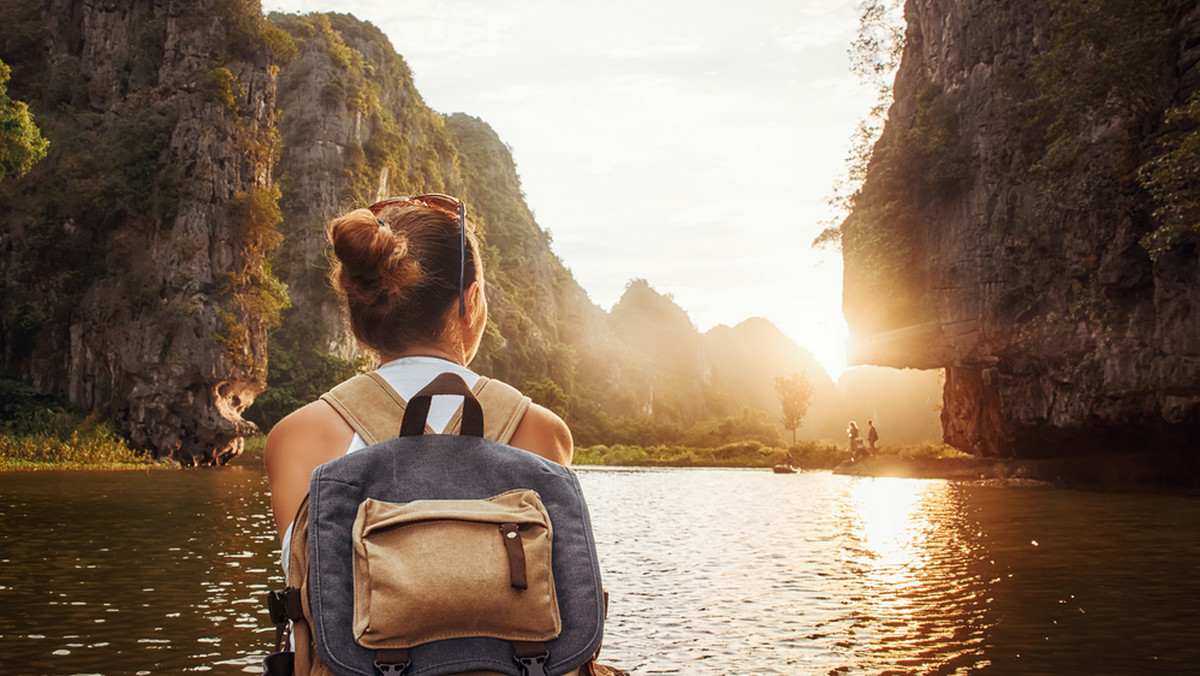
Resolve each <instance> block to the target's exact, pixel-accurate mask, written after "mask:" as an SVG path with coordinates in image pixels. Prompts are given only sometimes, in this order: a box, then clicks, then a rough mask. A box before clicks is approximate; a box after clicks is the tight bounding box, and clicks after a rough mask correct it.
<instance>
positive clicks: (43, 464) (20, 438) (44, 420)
mask: <svg viewBox="0 0 1200 676" xmlns="http://www.w3.org/2000/svg"><path fill="white" fill-rule="evenodd" d="M159 464H160V463H156V462H155V461H153V460H151V459H150V457H149V456H148V455H147V454H145V453H143V452H140V451H137V450H135V449H133V448H132V447H130V445H129V442H128V441H126V440H125V439H124V438H123V437H122V436H121V435H120V434H118V433H117V429H116V426H115V425H113V423H111V422H109V421H105V420H100V419H99V418H97V417H96V416H95V415H84V414H82V413H79V412H77V411H75V410H73V409H72V408H71V407H70V405H68V404H66V403H64V402H62V401H60V400H58V399H57V398H54V397H48V396H45V395H39V394H37V393H35V392H34V391H33V389H32V388H30V387H29V386H27V385H24V384H22V383H18V382H16V381H12V380H0V471H12V470H34V469H124V468H131V469H132V468H145V467H148V466H157V465H159Z"/></svg>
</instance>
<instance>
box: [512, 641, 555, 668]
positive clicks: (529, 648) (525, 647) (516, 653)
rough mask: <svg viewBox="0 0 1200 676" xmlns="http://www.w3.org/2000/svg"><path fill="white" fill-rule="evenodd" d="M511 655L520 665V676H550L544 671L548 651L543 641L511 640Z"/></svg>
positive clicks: (548, 654)
mask: <svg viewBox="0 0 1200 676" xmlns="http://www.w3.org/2000/svg"><path fill="white" fill-rule="evenodd" d="M513 657H514V658H516V660H517V664H520V665H521V676H550V675H549V674H548V673H547V672H546V660H547V659H549V658H550V651H549V650H546V644H545V643H533V642H526V641H513Z"/></svg>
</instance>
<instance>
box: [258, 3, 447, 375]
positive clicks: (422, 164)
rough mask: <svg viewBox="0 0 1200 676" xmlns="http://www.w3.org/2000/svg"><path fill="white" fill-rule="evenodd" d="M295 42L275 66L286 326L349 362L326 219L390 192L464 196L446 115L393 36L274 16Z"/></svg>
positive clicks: (355, 25) (318, 19)
mask: <svg viewBox="0 0 1200 676" xmlns="http://www.w3.org/2000/svg"><path fill="white" fill-rule="evenodd" d="M271 21H272V22H273V23H274V24H276V25H277V26H279V27H280V28H282V29H283V30H285V31H287V33H288V34H289V35H291V36H292V38H293V39H294V41H295V44H296V46H297V57H296V59H295V60H293V61H292V62H290V63H288V64H286V65H285V66H283V68H282V69H281V70H280V73H279V81H280V94H279V130H280V134H281V136H282V139H283V150H282V153H281V155H280V159H279V164H278V166H277V167H276V175H277V176H278V177H279V184H280V188H281V190H282V200H281V203H280V206H281V209H282V212H283V224H282V225H281V228H280V229H281V231H282V232H283V234H284V246H283V248H282V249H281V251H280V252H279V255H278V258H277V262H276V268H277V270H278V271H279V274H280V276H281V277H282V278H283V280H284V281H285V282H286V283H287V285H288V289H289V292H290V295H291V299H292V310H291V311H290V312H289V313H288V314H287V316H285V319H284V324H285V326H284V329H283V331H284V332H285V333H287V334H291V337H295V336H296V335H299V334H302V335H303V336H304V337H305V338H304V339H305V340H310V341H312V343H313V345H314V346H315V347H318V348H319V349H321V350H324V351H325V352H328V353H331V354H335V355H338V356H341V357H345V358H354V357H357V356H358V355H359V350H358V347H357V345H356V344H355V342H354V339H353V336H351V335H350V333H349V331H348V328H347V325H346V322H345V320H344V318H343V316H342V312H341V310H340V308H339V305H338V302H337V298H336V296H335V295H334V294H333V292H332V289H331V287H330V286H329V284H328V282H327V281H326V274H327V272H328V270H329V259H328V255H329V254H328V246H327V242H326V237H325V226H326V225H327V224H328V223H329V221H330V220H331V219H332V218H333V217H335V216H337V215H339V214H341V213H344V212H346V211H349V210H350V209H353V208H357V207H361V206H366V205H368V204H371V203H373V202H376V201H378V200H380V199H383V198H384V197H388V196H394V195H414V194H420V193H428V192H441V193H449V194H461V193H462V192H463V182H462V178H461V176H460V172H459V169H458V166H457V156H456V152H455V149H454V147H453V145H452V143H451V140H450V137H449V133H448V132H447V130H446V127H445V121H444V119H443V117H442V116H441V115H440V114H439V113H437V112H435V111H433V110H430V109H429V108H428V107H426V106H425V103H424V101H422V100H421V95H420V94H419V93H418V92H417V90H416V88H415V87H414V86H413V81H412V73H411V72H410V71H409V69H408V65H407V64H405V63H404V59H403V58H401V57H400V55H399V54H397V53H396V51H395V49H394V48H393V47H392V45H391V43H390V42H389V41H388V39H387V37H386V36H385V35H384V34H383V33H382V31H380V30H379V29H378V28H376V27H375V26H373V25H371V24H370V23H367V22H364V21H360V20H358V19H356V18H354V17H352V16H349V15H345V14H312V15H308V16H295V15H281V14H276V15H272V17H271Z"/></svg>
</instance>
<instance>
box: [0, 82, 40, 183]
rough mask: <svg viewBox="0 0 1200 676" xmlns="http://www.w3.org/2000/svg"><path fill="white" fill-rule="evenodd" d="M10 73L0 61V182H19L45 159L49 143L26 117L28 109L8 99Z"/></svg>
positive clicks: (30, 119) (29, 118) (27, 116)
mask: <svg viewBox="0 0 1200 676" xmlns="http://www.w3.org/2000/svg"><path fill="white" fill-rule="evenodd" d="M11 76H12V69H11V68H9V67H8V65H7V64H5V63H4V61H0V179H4V178H20V177H22V176H24V175H25V174H27V173H29V170H30V169H32V168H33V165H35V164H37V163H38V162H40V161H41V160H42V159H43V158H44V157H46V149H47V148H48V147H50V142H49V141H47V140H46V139H45V138H44V137H43V136H42V131H41V130H40V129H38V128H37V124H35V123H34V121H33V115H30V114H29V106H27V105H26V104H25V103H24V102H23V101H14V100H12V99H11V98H9V96H8V80H9V78H10V77H11Z"/></svg>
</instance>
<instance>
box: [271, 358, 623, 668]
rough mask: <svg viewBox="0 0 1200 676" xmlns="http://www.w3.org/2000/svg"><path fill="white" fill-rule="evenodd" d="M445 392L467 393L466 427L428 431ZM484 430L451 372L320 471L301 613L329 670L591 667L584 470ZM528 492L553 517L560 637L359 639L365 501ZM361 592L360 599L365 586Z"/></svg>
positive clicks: (597, 639)
mask: <svg viewBox="0 0 1200 676" xmlns="http://www.w3.org/2000/svg"><path fill="white" fill-rule="evenodd" d="M453 381H457V382H453ZM448 392H453V393H455V394H463V395H464V407H463V421H462V429H463V434H457V435H456V434H440V435H437V434H423V433H422V432H423V431H424V429H425V417H426V415H427V413H428V407H429V401H430V398H431V396H432V394H433V393H439V394H443V393H448ZM482 430H483V422H482V411H481V409H480V407H479V404H478V401H476V400H475V399H474V397H473V396H471V392H470V391H469V390H468V389H467V388H466V385H465V383H463V382H462V380H461V378H458V377H457V376H454V375H450V374H443V376H440V377H439V378H438V379H437V380H435V381H434V382H433V383H431V384H430V385H429V386H428V387H427V388H426V389H425V390H422V392H421V393H419V394H418V395H417V396H415V397H413V399H412V400H411V401H410V402H408V410H407V411H406V412H405V414H404V423H403V431H402V433H401V434H402V436H400V437H398V438H395V439H391V440H387V441H383V442H380V443H377V444H374V445H371V446H369V447H367V448H365V449H362V450H360V451H357V452H355V453H351V454H348V455H345V456H343V457H341V458H338V459H336V460H334V461H332V462H330V463H327V464H325V465H322V466H320V467H318V468H317V469H316V470H315V471H314V472H313V475H312V480H311V483H310V490H309V497H308V507H307V517H308V518H307V531H308V533H307V537H308V562H307V563H308V566H307V568H308V571H307V579H306V580H305V581H304V583H303V585H302V586H301V588H303V589H305V591H306V592H307V598H304V599H303V606H304V611H305V612H304V615H305V616H306V617H305V620H306V621H308V622H310V623H311V637H312V642H313V643H314V644H315V648H316V653H317V654H318V655H319V658H320V661H321V662H322V663H323V665H324V667H325V668H327V669H329V670H330V671H332V672H333V673H335V674H338V675H339V676H351V675H353V676H376V675H377V674H381V673H383V674H403V676H443V675H446V674H459V673H463V672H472V671H484V672H494V673H502V674H509V675H511V676H538V675H540V674H549V675H559V674H566V673H569V672H572V671H573V670H575V669H577V668H579V667H580V666H582V665H584V664H585V663H588V662H589V660H590V659H591V658H593V656H594V655H595V654H596V652H597V651H598V650H599V648H600V643H601V639H602V636H603V631H604V615H605V599H604V592H603V588H602V586H601V580H600V567H599V562H598V558H597V554H596V547H595V541H594V539H593V536H592V529H591V522H590V518H589V515H588V510H587V505H586V503H585V501H584V497H583V493H582V490H581V489H580V485H579V481H578V478H577V477H576V475H575V473H574V472H573V471H571V470H570V469H569V468H567V467H563V466H561V465H558V464H557V463H554V462H551V461H549V460H546V459H544V458H542V457H540V456H537V455H534V454H532V453H528V452H526V451H523V450H519V449H516V448H513V447H511V446H507V445H504V444H501V443H498V442H495V441H491V440H489V439H485V438H482V436H475V435H482ZM522 489H523V490H524V491H532V492H533V493H535V494H536V496H537V497H539V498H540V501H541V504H542V505H544V507H545V511H546V512H547V513H548V515H549V520H550V524H551V529H550V530H552V547H553V550H552V557H551V559H552V562H551V566H550V567H551V569H552V571H553V588H554V590H555V594H556V598H557V604H558V613H559V615H560V616H561V632H560V633H559V634H558V635H557V637H554V638H553V639H551V640H549V641H545V642H539V643H534V644H525V643H523V642H520V641H516V642H514V641H513V640H506V639H502V638H494V637H490V636H470V635H461V634H462V633H463V632H459V634H460V635H459V636H458V637H455V638H446V639H441V640H433V641H430V642H428V643H423V644H421V645H415V646H412V647H410V648H406V649H405V650H402V651H389V650H374V649H369V648H366V647H364V646H363V645H360V643H359V642H358V641H357V640H356V638H355V631H354V624H355V603H356V584H355V579H354V573H353V571H354V569H355V546H356V545H355V543H354V540H353V538H352V537H351V534H352V531H353V529H354V527H355V523H356V519H357V518H359V514H360V506H361V505H363V504H364V503H365V502H367V501H369V500H373V501H381V502H384V503H391V504H406V503H413V502H415V501H436V500H443V501H461V500H487V499H489V498H495V497H496V496H500V495H502V494H506V493H509V492H512V491H517V490H522ZM449 544H450V543H448V546H449ZM357 591H358V593H359V596H361V595H362V593H361V592H362V590H361V588H360V589H358V590H357ZM389 602H392V601H389ZM359 603H361V600H359ZM372 603H377V604H378V603H381V602H380V601H378V600H376V601H373V602H372ZM394 603H403V599H395V600H394ZM294 605H295V604H293V606H294ZM466 633H468V634H469V633H470V632H469V631H468V632H466ZM397 652H399V655H397Z"/></svg>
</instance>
